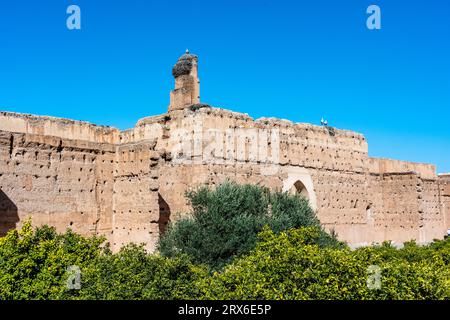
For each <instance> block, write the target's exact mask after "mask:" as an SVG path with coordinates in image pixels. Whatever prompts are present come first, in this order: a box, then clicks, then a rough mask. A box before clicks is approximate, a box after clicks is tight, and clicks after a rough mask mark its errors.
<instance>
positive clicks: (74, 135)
mask: <svg viewBox="0 0 450 320" xmlns="http://www.w3.org/2000/svg"><path fill="white" fill-rule="evenodd" d="M0 130H3V131H9V132H16V133H27V134H35V135H42V136H51V137H59V138H62V139H68V140H81V141H90V142H97V143H110V144H114V143H117V142H118V138H119V134H120V131H119V130H118V129H115V128H111V127H105V126H97V125H93V124H90V123H88V122H82V121H75V120H68V119H61V118H54V117H47V116H35V115H29V114H19V113H12V112H0Z"/></svg>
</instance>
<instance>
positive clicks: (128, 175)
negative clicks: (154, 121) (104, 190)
mask: <svg viewBox="0 0 450 320" xmlns="http://www.w3.org/2000/svg"><path fill="white" fill-rule="evenodd" d="M154 146H155V142H142V143H138V144H123V145H120V146H119V147H118V148H117V152H116V157H115V170H114V175H113V181H114V195H113V215H112V219H113V230H112V231H111V233H112V234H113V241H112V246H113V249H114V250H118V249H120V247H121V246H123V245H124V244H126V243H129V242H134V243H145V244H146V247H147V248H148V249H150V250H152V249H153V248H154V247H155V244H156V242H157V240H158V238H159V234H160V231H163V229H164V227H165V224H166V222H167V221H164V216H163V217H161V219H160V212H159V197H158V170H157V168H158V160H159V154H158V153H157V152H155V151H154Z"/></svg>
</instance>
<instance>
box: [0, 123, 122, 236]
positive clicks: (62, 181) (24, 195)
mask: <svg viewBox="0 0 450 320" xmlns="http://www.w3.org/2000/svg"><path fill="white" fill-rule="evenodd" d="M0 137H1V138H0V156H1V158H0V159H1V160H0V186H1V190H2V193H3V197H5V198H7V199H9V201H10V203H11V204H12V205H13V207H14V208H15V209H14V210H8V213H7V215H8V219H6V221H7V222H6V221H5V219H4V215H3V212H2V223H4V224H5V223H6V224H7V225H8V226H11V225H12V224H14V223H19V222H22V221H24V220H25V219H26V218H27V217H32V219H33V223H34V224H35V225H42V224H49V225H53V226H55V227H56V228H57V230H58V231H63V230H65V229H66V228H68V227H70V228H72V229H73V230H75V231H77V232H80V233H81V234H95V233H98V231H99V230H97V227H98V219H99V213H100V212H104V211H106V210H107V208H106V206H105V203H106V202H107V201H106V200H105V196H106V197H107V193H108V190H106V186H104V185H102V184H100V183H99V181H100V180H101V174H102V173H101V168H102V164H101V163H102V161H103V158H104V157H107V156H108V154H111V153H113V152H114V148H113V146H112V145H109V144H97V143H92V142H83V141H77V140H67V139H61V138H57V137H50V136H43V135H36V134H25V133H11V132H5V131H0ZM2 202H3V201H2ZM6 230H7V226H4V227H3V230H2V231H1V232H5V231H6Z"/></svg>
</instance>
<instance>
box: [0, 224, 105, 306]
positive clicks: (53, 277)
mask: <svg viewBox="0 0 450 320" xmlns="http://www.w3.org/2000/svg"><path fill="white" fill-rule="evenodd" d="M102 242H104V240H103V239H101V238H96V237H92V238H84V237H82V236H79V235H77V234H74V233H73V232H71V231H67V232H66V233H65V234H63V235H59V234H57V233H56V232H55V230H54V229H53V228H49V227H47V226H44V227H41V228H39V229H37V230H33V228H32V227H31V223H30V222H26V223H25V224H24V226H23V227H22V229H21V230H11V231H9V232H8V234H7V235H6V237H3V238H0V299H61V298H64V297H66V296H67V294H69V293H70V292H69V290H67V287H66V281H67V277H68V274H69V273H68V272H67V268H69V267H70V266H74V265H76V266H78V267H79V268H84V267H85V266H87V265H88V264H90V263H91V261H92V260H93V259H95V258H97V257H98V256H99V255H100V254H101V253H102V252H104V251H105V252H107V248H106V249H102V248H101V246H100V245H101V243H102Z"/></svg>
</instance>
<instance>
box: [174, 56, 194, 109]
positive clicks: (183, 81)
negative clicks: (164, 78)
mask: <svg viewBox="0 0 450 320" xmlns="http://www.w3.org/2000/svg"><path fill="white" fill-rule="evenodd" d="M197 65H198V57H197V56H196V55H194V54H190V53H189V50H186V53H185V54H183V55H182V56H181V57H180V58H179V59H178V62H177V63H176V64H175V66H174V67H173V69H172V75H173V76H174V78H175V89H174V90H172V91H171V92H170V105H169V112H170V111H173V110H181V109H184V108H186V107H189V106H191V105H193V104H197V103H200V81H199V79H198V68H197Z"/></svg>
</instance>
